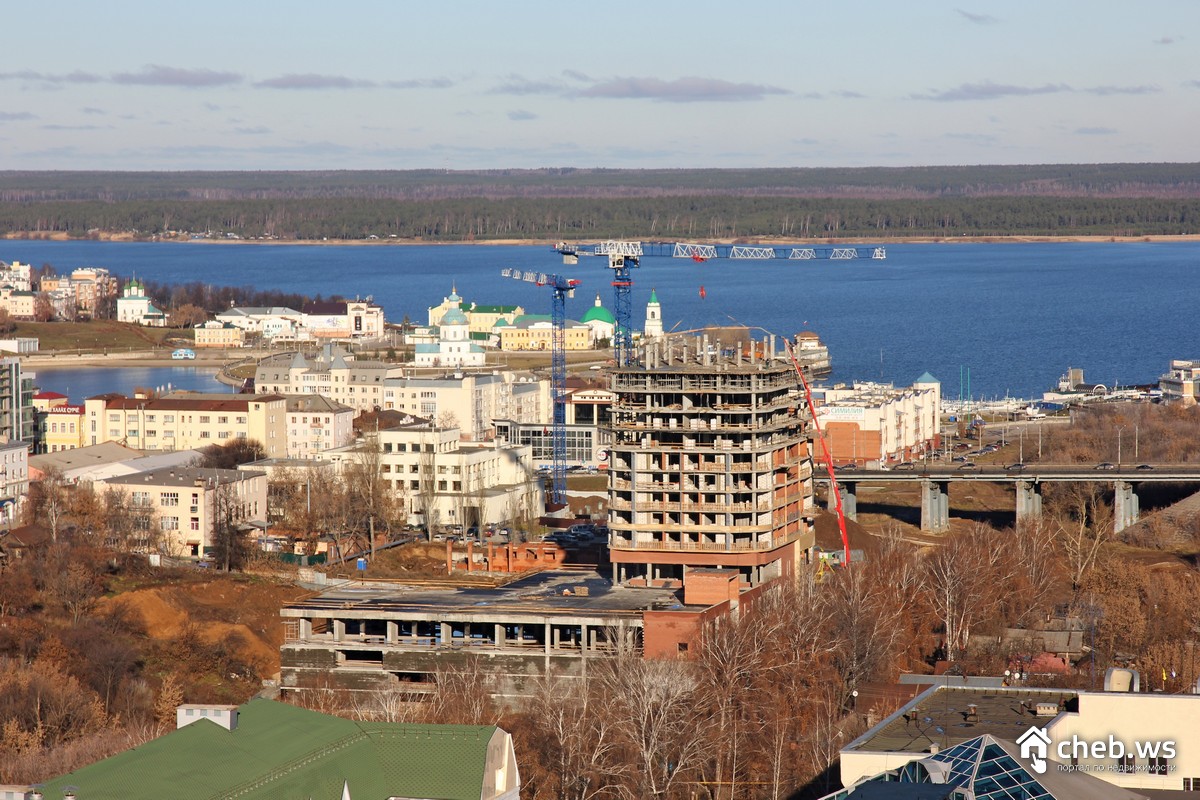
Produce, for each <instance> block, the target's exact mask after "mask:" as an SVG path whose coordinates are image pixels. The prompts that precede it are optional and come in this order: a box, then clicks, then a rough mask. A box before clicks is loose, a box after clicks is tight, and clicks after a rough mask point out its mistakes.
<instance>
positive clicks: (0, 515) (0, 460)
mask: <svg viewBox="0 0 1200 800" xmlns="http://www.w3.org/2000/svg"><path fill="white" fill-rule="evenodd" d="M28 496H29V445H28V444H26V443H25V442H11V441H10V442H4V443H0V524H2V525H4V526H5V527H6V528H8V527H12V526H13V524H14V523H16V522H17V521H18V520H19V519H20V518H21V513H20V512H21V506H22V505H24V503H25V498H26V497H28Z"/></svg>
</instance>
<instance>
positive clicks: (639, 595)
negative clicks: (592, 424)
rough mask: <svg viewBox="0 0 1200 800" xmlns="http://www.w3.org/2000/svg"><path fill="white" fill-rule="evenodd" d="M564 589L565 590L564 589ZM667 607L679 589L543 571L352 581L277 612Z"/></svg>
mask: <svg viewBox="0 0 1200 800" xmlns="http://www.w3.org/2000/svg"><path fill="white" fill-rule="evenodd" d="M497 549H500V548H499V547H498V548H497ZM576 587H585V588H586V589H587V594H586V596H581V595H578V594H576V593H575V589H576ZM566 590H569V591H570V594H564V591H566ZM671 609H677V610H684V606H683V602H682V600H681V599H680V596H679V590H669V589H640V588H631V587H624V586H619V585H618V586H614V585H613V583H612V581H610V580H609V579H607V578H603V577H601V576H600V575H598V574H596V573H593V572H577V571H572V570H546V571H543V572H538V573H535V574H533V575H527V576H525V577H522V578H518V579H517V580H515V581H513V582H511V583H509V584H507V585H505V586H500V587H496V588H487V587H484V588H481V587H456V586H446V587H431V586H411V585H405V584H402V583H399V582H396V583H379V582H375V581H369V582H368V581H354V582H352V583H347V584H342V585H340V586H337V587H335V588H332V589H328V590H326V591H324V592H322V593H321V594H320V595H318V596H316V597H310V598H308V599H305V600H300V601H297V602H294V603H290V604H288V605H286V606H284V607H283V616H285V617H307V616H314V613H313V612H316V614H315V616H325V613H324V612H339V613H342V614H345V613H347V612H353V616H370V615H371V614H373V613H377V614H379V615H380V616H387V615H389V614H405V613H412V612H431V611H432V612H435V613H440V614H483V615H492V614H494V613H496V612H500V613H539V614H563V615H571V614H605V615H609V614H629V615H640V614H641V613H642V612H643V611H649V610H671ZM689 610H691V611H695V610H696V608H695V607H692V608H691V609H689ZM289 611H291V612H293V613H288V612H289ZM306 612H307V613H306ZM364 612H365V613H364Z"/></svg>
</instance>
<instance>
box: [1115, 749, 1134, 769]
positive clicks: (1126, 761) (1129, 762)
mask: <svg viewBox="0 0 1200 800" xmlns="http://www.w3.org/2000/svg"><path fill="white" fill-rule="evenodd" d="M1117 772H1119V773H1126V774H1128V773H1130V772H1133V754H1131V753H1127V754H1125V755H1123V756H1121V757H1120V758H1119V759H1117Z"/></svg>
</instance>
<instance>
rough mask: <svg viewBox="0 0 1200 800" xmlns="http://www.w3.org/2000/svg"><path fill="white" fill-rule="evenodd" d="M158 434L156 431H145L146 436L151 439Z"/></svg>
mask: <svg viewBox="0 0 1200 800" xmlns="http://www.w3.org/2000/svg"><path fill="white" fill-rule="evenodd" d="M156 436H158V431H146V438H147V439H153V438H155V437H156Z"/></svg>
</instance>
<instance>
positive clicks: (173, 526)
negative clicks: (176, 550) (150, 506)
mask: <svg viewBox="0 0 1200 800" xmlns="http://www.w3.org/2000/svg"><path fill="white" fill-rule="evenodd" d="M159 524H160V525H161V526H162V529H163V530H164V531H177V530H179V517H161V518H160V519H159Z"/></svg>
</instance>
